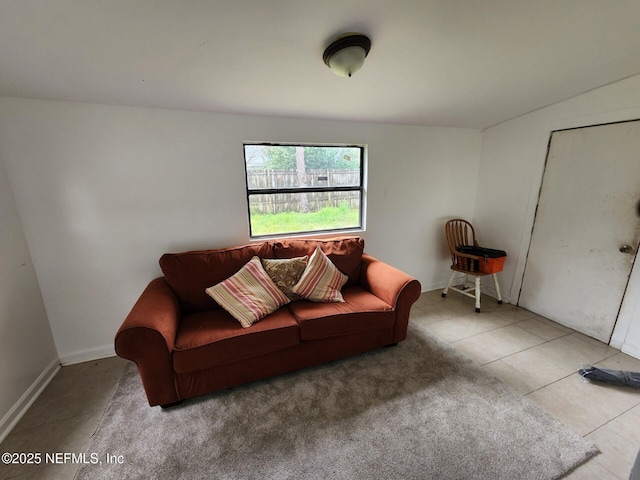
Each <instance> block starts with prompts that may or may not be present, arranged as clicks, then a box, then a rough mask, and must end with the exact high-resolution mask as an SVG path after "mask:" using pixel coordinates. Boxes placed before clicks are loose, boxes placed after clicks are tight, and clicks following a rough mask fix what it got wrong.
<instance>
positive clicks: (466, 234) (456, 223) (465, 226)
mask: <svg viewBox="0 0 640 480" xmlns="http://www.w3.org/2000/svg"><path fill="white" fill-rule="evenodd" d="M444 232H445V235H446V236H447V243H448V244H449V251H450V252H451V264H452V266H454V267H456V268H457V269H463V270H468V271H475V270H476V265H475V264H474V262H473V261H472V260H474V259H475V260H477V259H478V257H473V256H472V255H466V254H463V253H460V252H459V251H458V250H457V247H459V246H461V245H475V246H478V242H477V241H476V232H475V230H474V229H473V225H471V224H470V223H469V222H467V221H466V220H462V219H461V218H454V219H453V220H449V221H448V222H447V223H446V224H445V226H444Z"/></svg>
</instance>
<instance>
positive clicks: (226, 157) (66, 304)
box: [0, 98, 482, 363]
mask: <svg viewBox="0 0 640 480" xmlns="http://www.w3.org/2000/svg"><path fill="white" fill-rule="evenodd" d="M481 138H482V137H481V132H480V131H477V130H467V129H448V128H426V127H411V126H395V125H383V124H368V123H351V122H334V121H313V120H295V119H281V118H269V117H258V116H238V115H227V114H211V113H197V112H183V111H173V110H161V109H143V108H130V107H112V106H104V105H93V104H79V103H66V102H50V101H40V100H26V99H11V98H0V148H1V149H2V150H1V151H2V155H3V158H4V161H5V165H6V169H7V174H8V177H9V180H10V184H11V186H12V188H13V191H14V196H15V200H16V204H17V208H18V211H19V212H20V215H21V218H22V221H23V227H24V231H25V235H26V238H27V243H28V245H29V248H30V250H31V254H32V257H33V262H34V265H35V269H36V272H37V275H38V279H39V281H40V287H41V289H42V294H43V297H44V302H45V305H46V309H47V313H48V316H49V320H50V323H51V328H52V330H53V335H54V338H55V343H56V346H57V349H58V352H59V355H60V358H61V360H62V361H63V363H73V362H76V361H82V360H86V359H90V358H97V357H100V356H104V355H110V354H112V353H113V336H114V334H115V332H116V330H117V328H118V327H119V325H120V323H121V322H122V320H123V318H124V316H125V315H126V314H127V312H128V311H129V309H130V308H131V306H132V305H133V303H134V302H135V300H136V299H137V297H138V296H139V294H140V293H141V291H142V289H143V288H144V287H145V285H146V284H147V282H148V281H149V280H151V279H152V278H154V277H156V276H159V275H160V270H159V267H158V259H159V257H160V255H161V254H162V253H164V252H167V251H183V250H187V249H193V248H216V247H223V246H230V245H236V244H242V243H246V242H248V241H249V238H248V220H247V207H246V195H245V181H244V166H243V156H242V142H243V141H280V142H337V143H357V144H366V145H368V187H367V202H368V214H367V219H366V226H367V228H366V232H364V234H363V236H364V237H365V242H366V247H365V249H366V251H367V252H369V253H371V254H373V255H375V256H378V257H380V258H381V259H383V260H385V261H388V262H390V263H392V264H393V265H395V266H397V267H398V268H401V269H403V270H405V271H407V272H408V273H410V274H412V275H414V276H415V277H417V278H418V279H419V280H420V281H421V282H422V284H423V289H425V290H428V289H432V288H439V287H441V286H442V285H443V282H444V281H445V280H446V278H447V276H448V271H449V268H448V267H449V260H448V258H447V254H446V248H445V245H444V239H443V238H442V237H443V231H442V228H443V223H444V220H445V218H448V217H451V216H464V217H470V216H471V214H472V213H473V201H474V198H475V193H476V192H475V188H476V183H477V178H478V165H479V159H480V151H481Z"/></svg>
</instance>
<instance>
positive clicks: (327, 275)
mask: <svg viewBox="0 0 640 480" xmlns="http://www.w3.org/2000/svg"><path fill="white" fill-rule="evenodd" d="M347 280H349V277H347V276H346V275H344V274H343V273H342V272H341V271H340V270H338V269H337V268H336V266H335V265H334V264H333V263H331V260H329V257H327V256H326V255H325V254H324V252H323V251H322V250H321V249H320V247H316V249H315V251H314V252H313V255H311V258H310V259H309V262H308V263H307V268H306V269H305V271H304V273H303V274H302V277H300V281H299V282H298V283H296V284H295V285H294V286H293V289H292V290H293V291H294V292H295V293H297V294H298V295H300V296H301V297H304V298H306V299H308V300H312V301H314V302H344V298H342V293H340V289H341V288H342V287H343V286H344V284H345V283H347Z"/></svg>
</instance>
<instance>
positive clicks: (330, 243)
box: [272, 237, 364, 285]
mask: <svg viewBox="0 0 640 480" xmlns="http://www.w3.org/2000/svg"><path fill="white" fill-rule="evenodd" d="M272 243H273V255H274V257H275V258H293V257H302V256H304V255H308V256H309V257H311V255H312V254H313V252H314V250H315V249H316V247H320V249H321V250H322V251H323V252H324V253H325V254H326V255H327V257H329V259H330V260H331V262H332V263H333V264H334V265H335V266H336V267H338V269H339V270H340V271H341V272H342V273H344V274H345V275H347V276H348V277H349V280H348V281H347V285H357V284H359V283H360V264H361V263H362V252H363V251H364V239H363V238H362V237H340V238H328V239H318V240H304V239H282V240H273V241H272Z"/></svg>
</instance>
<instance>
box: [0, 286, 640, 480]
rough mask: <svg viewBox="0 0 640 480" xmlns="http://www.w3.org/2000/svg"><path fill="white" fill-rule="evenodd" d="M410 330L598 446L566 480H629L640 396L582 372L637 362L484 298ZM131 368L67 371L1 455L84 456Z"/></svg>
mask: <svg viewBox="0 0 640 480" xmlns="http://www.w3.org/2000/svg"><path fill="white" fill-rule="evenodd" d="M411 321H412V322H414V323H416V324H419V325H422V326H423V327H424V328H426V329H427V330H429V331H430V332H432V333H433V334H434V335H437V336H438V337H440V338H441V339H443V340H445V341H446V342H448V343H449V344H450V345H452V346H453V347H454V348H456V349H458V350H459V351H461V352H463V353H464V354H466V355H468V356H469V357H471V358H472V359H473V360H474V361H476V362H477V363H478V364H480V365H482V366H483V368H485V369H486V370H487V372H489V373H491V374H493V375H495V376H497V377H498V378H500V379H501V380H502V381H504V382H505V383H508V384H510V385H512V386H513V388H515V389H516V390H517V391H518V392H520V393H521V394H523V395H526V396H527V397H528V398H529V399H531V400H532V401H533V402H534V403H536V404H537V405H539V406H540V407H542V408H544V409H545V410H547V411H548V412H549V413H551V414H552V415H554V416H555V417H557V418H558V419H559V420H560V421H562V422H563V423H565V424H566V425H567V426H569V427H570V428H572V429H573V430H574V431H576V432H578V433H580V434H581V435H583V436H585V437H586V438H588V439H589V440H591V441H592V442H594V443H595V444H596V445H597V446H598V447H599V449H600V450H601V452H602V453H601V454H599V455H598V456H596V457H595V458H593V459H592V460H590V461H589V462H587V463H586V464H584V465H583V466H581V467H580V468H578V469H577V470H576V471H574V472H572V473H570V474H569V475H568V476H566V477H565V478H567V479H570V480H589V479H594V480H595V479H597V480H615V479H628V478H629V472H630V471H631V467H632V465H633V462H634V460H635V456H636V454H637V452H638V450H639V449H640V390H634V389H630V388H625V387H615V386H604V385H598V384H594V383H585V382H584V381H582V380H581V378H580V376H579V375H578V374H577V373H576V370H577V368H578V367H579V366H580V365H581V364H583V363H588V364H595V365H598V366H601V367H604V368H611V369H619V370H632V371H640V360H638V359H635V358H632V357H629V356H627V355H625V354H622V353H620V352H619V351H618V350H616V349H614V348H611V347H608V346H607V345H604V344H602V343H600V342H597V341H595V340H593V339H590V338H588V337H586V336H584V335H581V334H579V333H576V332H574V331H572V330H570V329H568V328H564V327H562V326H560V325H558V324H555V323H553V322H551V321H550V320H547V319H546V318H543V317H540V316H538V315H535V314H533V313H531V312H528V311H526V310H523V309H520V308H517V307H514V306H513V305H506V304H505V305H497V303H496V302H495V301H493V300H492V299H490V298H488V297H485V298H484V301H483V305H482V313H480V314H476V313H475V312H474V309H473V300H472V299H470V298H467V297H464V296H462V295H459V294H457V293H455V292H451V293H450V294H449V295H448V297H447V298H446V299H443V298H441V296H440V291H439V290H438V291H434V292H428V293H424V294H423V295H422V296H421V298H420V299H419V300H418V302H417V303H416V304H415V306H414V308H413V309H412V313H411ZM125 364H126V362H125V361H124V360H121V359H119V358H117V357H114V358H108V359H104V360H98V361H93V362H87V363H83V364H78V365H72V366H68V367H64V368H62V369H61V370H60V372H59V373H58V375H57V376H56V377H55V378H54V379H53V381H52V382H51V383H50V384H49V386H48V387H47V388H46V389H45V391H44V392H43V393H42V395H41V396H40V397H39V398H38V399H37V400H36V402H35V403H34V404H33V406H32V407H31V409H29V411H28V412H27V414H26V415H25V416H24V417H23V418H22V419H21V421H20V422H19V423H18V425H16V427H15V428H14V430H13V431H12V432H11V433H10V434H9V436H8V437H7V438H6V439H5V441H4V442H3V443H2V444H0V452H6V451H9V452H29V451H31V452H78V453H80V452H85V451H86V450H87V448H88V446H89V443H90V441H91V435H92V434H93V432H94V431H95V429H96V428H97V426H98V423H99V421H100V418H101V416H102V414H103V413H104V410H105V408H106V406H107V404H108V403H109V400H110V398H111V396H112V395H113V392H114V390H115V387H116V384H117V381H118V379H119V377H120V374H121V372H122V369H123V368H124V365H125ZM76 470H77V468H76V465H73V464H67V465H48V466H44V467H43V466H42V465H40V466H38V465H32V466H25V467H17V466H10V467H7V466H5V465H0V480H5V479H16V480H17V479H20V480H26V479H47V480H57V479H64V480H68V479H72V478H73V476H74V474H75V471H76Z"/></svg>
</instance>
